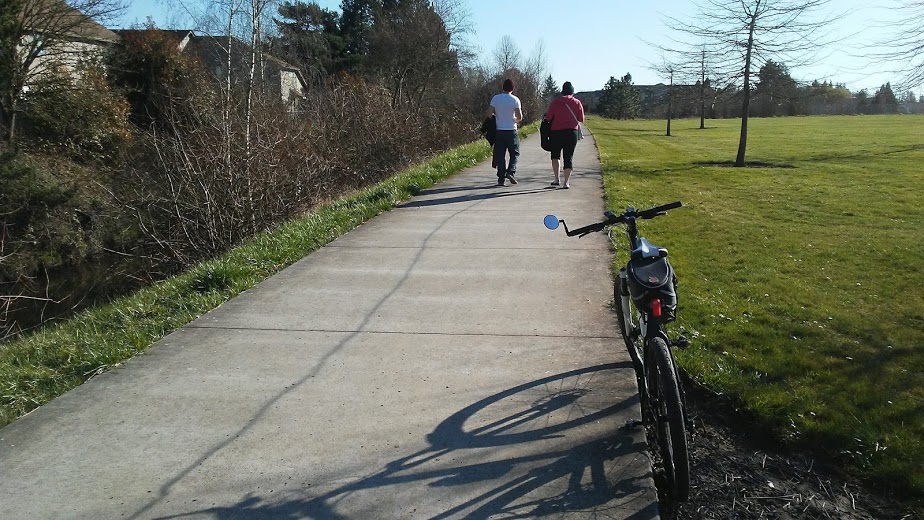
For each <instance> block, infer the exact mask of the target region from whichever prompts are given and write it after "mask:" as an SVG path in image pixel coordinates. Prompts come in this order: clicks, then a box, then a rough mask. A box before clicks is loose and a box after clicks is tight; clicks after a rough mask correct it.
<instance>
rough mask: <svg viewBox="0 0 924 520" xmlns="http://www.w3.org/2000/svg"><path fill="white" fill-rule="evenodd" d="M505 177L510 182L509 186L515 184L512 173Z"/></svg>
mask: <svg viewBox="0 0 924 520" xmlns="http://www.w3.org/2000/svg"><path fill="white" fill-rule="evenodd" d="M505 177H507V179H508V180H509V181H510V184H517V180H516V179H515V178H514V176H513V174H512V173H508V174H507V175H505Z"/></svg>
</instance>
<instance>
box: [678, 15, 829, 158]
mask: <svg viewBox="0 0 924 520" xmlns="http://www.w3.org/2000/svg"><path fill="white" fill-rule="evenodd" d="M828 4H829V0H700V1H698V2H695V3H694V5H695V7H696V9H697V11H698V14H697V15H696V16H695V17H694V18H693V19H682V20H681V19H679V18H675V17H671V16H666V17H665V23H666V25H667V26H668V27H669V28H670V29H672V30H673V31H674V33H675V34H676V35H677V37H676V38H675V39H674V43H673V44H672V45H666V46H664V48H665V49H666V50H668V51H670V52H673V53H676V54H677V55H679V56H685V57H687V59H688V61H692V58H693V57H699V56H700V55H701V56H702V58H701V59H702V63H706V62H707V61H708V62H711V63H712V64H713V69H712V70H713V72H714V74H715V75H716V76H717V78H714V81H720V82H721V84H736V85H737V86H738V87H739V88H740V89H741V100H742V104H741V134H740V138H739V141H738V154H737V156H736V158H735V166H745V160H744V159H745V151H746V149H747V136H748V112H749V105H750V101H751V87H752V81H753V80H752V78H753V77H754V76H756V73H757V70H758V69H759V68H760V66H761V65H762V64H764V63H766V62H767V61H768V60H774V61H776V62H781V63H786V64H788V65H789V66H800V65H806V64H809V63H812V62H814V61H816V60H817V59H818V55H819V53H820V52H821V50H822V49H824V48H825V47H826V46H827V45H829V44H831V43H833V42H834V41H835V39H834V38H833V37H832V33H831V32H830V31H829V30H828V28H829V27H830V25H831V24H832V23H833V22H835V21H836V20H838V19H839V18H840V17H841V15H838V14H835V13H832V12H823V11H824V10H825V9H826V8H827V6H828ZM702 42H705V43H702ZM699 61H700V59H696V60H695V61H693V62H694V63H696V62H699Z"/></svg>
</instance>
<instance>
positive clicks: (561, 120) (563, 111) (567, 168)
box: [545, 81, 584, 189]
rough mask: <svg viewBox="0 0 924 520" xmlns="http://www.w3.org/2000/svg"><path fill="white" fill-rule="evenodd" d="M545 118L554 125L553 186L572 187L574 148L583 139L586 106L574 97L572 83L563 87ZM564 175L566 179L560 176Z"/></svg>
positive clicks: (551, 135)
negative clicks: (582, 128) (562, 162)
mask: <svg viewBox="0 0 924 520" xmlns="http://www.w3.org/2000/svg"><path fill="white" fill-rule="evenodd" d="M545 118H546V119H547V120H548V121H549V122H551V123H552V128H551V130H552V133H551V134H550V137H549V144H551V146H552V150H551V153H552V173H553V174H555V181H554V182H553V183H552V186H561V187H562V188H563V189H568V188H570V187H571V172H572V171H573V170H574V165H573V164H572V162H571V160H572V158H573V157H574V148H575V147H576V146H577V142H578V139H579V138H580V137H581V122H583V121H584V105H582V104H581V101H580V100H579V99H577V98H576V97H574V87H573V86H572V85H571V82H570V81H566V82H565V84H564V85H562V86H561V96H558V97H557V98H555V99H554V100H552V103H551V104H550V105H549V109H548V111H546V113H545ZM563 153H564V156H565V161H564V162H565V164H564V170H562V168H561V166H562V164H561V158H562V157H561V156H562V154H563ZM560 173H563V174H564V178H562V176H561V175H560Z"/></svg>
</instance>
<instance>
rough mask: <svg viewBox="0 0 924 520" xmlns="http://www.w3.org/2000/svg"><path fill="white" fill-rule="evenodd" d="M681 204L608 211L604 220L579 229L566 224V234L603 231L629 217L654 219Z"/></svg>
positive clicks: (570, 235) (678, 202)
mask: <svg viewBox="0 0 924 520" xmlns="http://www.w3.org/2000/svg"><path fill="white" fill-rule="evenodd" d="M681 206H683V204H682V203H681V202H680V201H679V200H678V201H676V202H670V203H668V204H662V205H661V206H655V207H653V208H649V209H645V210H642V211H637V210H636V209H635V208H626V211H625V213H623V214H622V215H613V214H612V213H609V212H607V213H608V215H607V219H606V220H604V221H603V222H597V223H595V224H589V225H586V226H584V227H579V228H577V229H571V230H569V229H568V226H567V225H565V234H567V235H568V236H569V237H573V236H575V235H576V236H579V237H582V236H584V235H589V234H590V233H596V232H598V231H603V228H605V227H606V226H612V225H613V224H620V223H622V222H626V221H627V220H628V219H633V220H634V219H643V220H647V219H652V218H655V217H660V216H662V215H666V214H667V213H666V211H669V210H672V209H677V208H679V207H681ZM562 223H563V224H564V221H562Z"/></svg>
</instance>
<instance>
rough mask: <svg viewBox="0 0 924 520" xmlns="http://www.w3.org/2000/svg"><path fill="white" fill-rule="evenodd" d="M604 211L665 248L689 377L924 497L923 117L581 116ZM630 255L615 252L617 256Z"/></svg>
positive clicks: (780, 431)
mask: <svg viewBox="0 0 924 520" xmlns="http://www.w3.org/2000/svg"><path fill="white" fill-rule="evenodd" d="M588 126H589V127H590V128H591V130H592V131H593V133H594V136H595V137H596V139H597V142H598V146H599V149H600V155H601V159H602V162H603V168H604V173H605V185H606V195H607V200H608V205H609V207H610V208H611V209H613V210H617V209H621V208H624V207H625V206H628V205H632V206H635V207H648V206H649V205H654V204H660V203H666V202H670V201H674V200H681V201H683V203H684V205H685V208H682V209H678V210H675V211H672V212H671V213H670V214H669V216H668V217H666V218H659V219H655V220H651V221H644V222H642V223H641V226H640V228H641V230H642V233H643V235H645V236H647V237H648V238H649V239H650V240H652V242H654V243H656V244H659V245H663V246H665V247H668V248H669V249H670V252H671V259H672V263H673V264H674V267H675V269H676V270H677V272H678V276H679V278H680V285H679V294H680V305H681V309H680V318H679V320H678V326H682V327H684V328H685V329H686V331H687V332H686V335H687V336H688V338H690V339H691V342H692V348H690V349H689V350H687V351H683V352H680V353H679V354H678V357H679V363H680V364H681V365H682V367H683V369H684V370H685V371H686V372H687V373H688V374H689V375H690V376H691V377H692V378H693V379H694V380H695V381H697V382H699V383H701V384H702V385H705V386H706V387H709V388H711V389H713V390H715V391H718V392H721V393H724V394H727V395H728V396H730V397H732V398H733V399H735V400H736V401H737V402H739V403H740V404H741V405H742V406H743V407H744V408H745V409H746V410H747V411H748V412H750V414H752V415H753V417H754V418H755V420H756V421H757V422H758V423H759V426H764V427H766V428H767V431H770V432H773V433H774V434H775V435H776V436H777V437H778V438H779V439H781V440H784V441H788V442H791V443H792V445H801V446H810V447H812V448H814V449H815V450H819V451H820V452H822V453H825V454H827V455H828V456H830V457H832V458H834V459H835V460H836V461H839V462H840V463H842V464H843V465H844V467H847V468H853V469H857V470H859V472H860V473H861V474H863V475H865V476H870V477H875V478H878V479H881V481H882V482H886V483H888V485H889V486H890V487H892V488H893V489H897V490H899V491H902V492H905V493H910V494H912V495H914V496H916V497H918V498H921V497H922V495H924V269H922V268H924V245H922V240H924V117H921V116H858V117H849V116H847V117H803V118H775V119H751V120H750V128H749V130H750V131H749V144H748V153H747V159H748V162H749V163H751V164H752V165H754V166H759V167H749V168H732V167H730V164H731V163H732V162H733V160H734V158H735V154H736V151H737V144H738V136H739V129H740V122H739V121H738V120H725V121H708V122H707V126H708V128H706V129H703V130H700V129H699V121H698V120H696V121H692V120H681V121H674V122H673V124H672V133H673V136H671V137H667V136H665V135H664V133H665V132H664V130H665V122H664V121H612V120H605V119H599V118H596V119H591V120H590V121H588ZM620 261H621V262H625V257H624V256H618V257H617V263H618V262H620Z"/></svg>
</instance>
